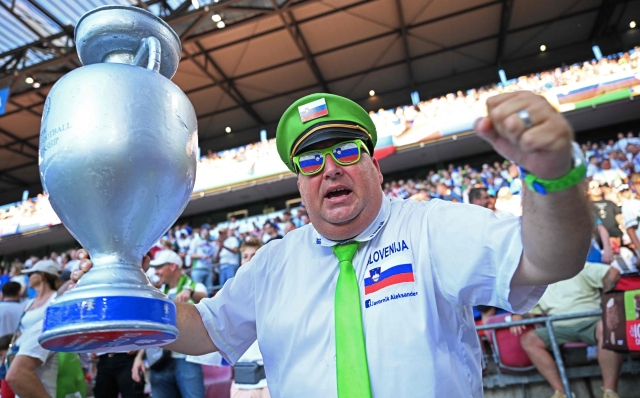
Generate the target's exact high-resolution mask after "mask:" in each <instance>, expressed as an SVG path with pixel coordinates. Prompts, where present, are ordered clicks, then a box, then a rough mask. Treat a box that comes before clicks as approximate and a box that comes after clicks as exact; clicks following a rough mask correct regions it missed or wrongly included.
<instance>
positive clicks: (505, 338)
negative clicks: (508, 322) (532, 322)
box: [486, 314, 535, 373]
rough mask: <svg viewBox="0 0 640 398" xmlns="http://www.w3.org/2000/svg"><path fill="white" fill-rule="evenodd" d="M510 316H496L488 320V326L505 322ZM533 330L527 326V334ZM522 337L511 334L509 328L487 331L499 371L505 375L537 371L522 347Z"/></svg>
mask: <svg viewBox="0 0 640 398" xmlns="http://www.w3.org/2000/svg"><path fill="white" fill-rule="evenodd" d="M508 315H509V314H500V315H494V316H492V317H491V318H489V319H487V323H486V324H487V325H489V324H494V323H502V322H505V318H506V317H507V316H508ZM529 330H533V326H527V327H526V328H525V331H524V332H523V333H525V332H528V331H529ZM520 337H521V336H514V335H512V334H511V332H510V331H509V329H508V328H505V329H498V330H495V329H492V330H488V331H487V338H488V339H489V343H490V344H491V347H492V349H493V356H494V359H495V362H496V364H497V365H498V369H500V371H503V372H505V373H523V372H529V371H532V370H535V366H533V364H532V363H531V361H530V360H529V357H528V356H527V353H526V352H524V350H523V349H522V346H521V345H520Z"/></svg>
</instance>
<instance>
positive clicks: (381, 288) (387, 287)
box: [363, 251, 416, 308]
mask: <svg viewBox="0 0 640 398" xmlns="http://www.w3.org/2000/svg"><path fill="white" fill-rule="evenodd" d="M415 271H416V269H415V265H414V264H413V256H412V255H411V252H410V251H405V252H403V253H397V254H394V255H391V256H389V257H387V258H385V259H383V260H380V261H378V262H373V263H371V264H368V266H367V268H366V271H365V275H364V292H363V293H364V295H363V296H364V298H365V304H366V305H365V307H366V308H368V306H367V305H368V304H371V303H372V302H373V301H376V300H380V299H384V298H385V297H389V299H392V297H395V295H396V294H404V293H411V292H415V281H416V276H415Z"/></svg>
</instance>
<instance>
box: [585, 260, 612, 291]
mask: <svg viewBox="0 0 640 398" xmlns="http://www.w3.org/2000/svg"><path fill="white" fill-rule="evenodd" d="M609 269H611V266H609V265H606V264H600V263H589V262H587V263H586V264H585V265H584V268H583V269H582V271H580V276H581V277H582V278H584V280H585V281H586V282H587V284H588V285H589V286H591V287H592V288H594V289H602V279H603V278H604V276H605V275H606V274H607V272H609Z"/></svg>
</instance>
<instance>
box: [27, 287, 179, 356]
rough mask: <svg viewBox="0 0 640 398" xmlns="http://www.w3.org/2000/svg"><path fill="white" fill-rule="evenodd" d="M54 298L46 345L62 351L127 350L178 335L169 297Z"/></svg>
mask: <svg viewBox="0 0 640 398" xmlns="http://www.w3.org/2000/svg"><path fill="white" fill-rule="evenodd" d="M64 298H65V296H61V297H60V299H56V300H54V302H53V303H51V305H50V306H49V308H47V313H46V316H45V319H44V325H43V328H42V335H41V336H40V338H39V339H38V341H39V342H40V345H42V347H43V348H45V349H47V350H51V351H62V352H105V353H106V352H125V351H131V350H139V349H141V348H144V347H150V346H159V345H165V344H168V343H170V342H172V341H174V340H175V339H176V338H177V337H178V329H177V328H176V307H175V304H173V302H172V301H171V300H169V299H164V298H155V297H154V298H151V297H139V296H103V297H90V298H83V299H75V300H64Z"/></svg>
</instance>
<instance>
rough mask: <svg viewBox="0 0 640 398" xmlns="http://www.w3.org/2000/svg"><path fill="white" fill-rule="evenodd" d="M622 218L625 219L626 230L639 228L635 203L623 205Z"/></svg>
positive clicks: (629, 202)
mask: <svg viewBox="0 0 640 398" xmlns="http://www.w3.org/2000/svg"><path fill="white" fill-rule="evenodd" d="M622 218H624V227H625V228H632V227H633V228H635V227H637V226H638V215H637V214H636V211H635V209H634V207H633V202H631V201H628V202H625V203H624V204H623V205H622Z"/></svg>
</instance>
